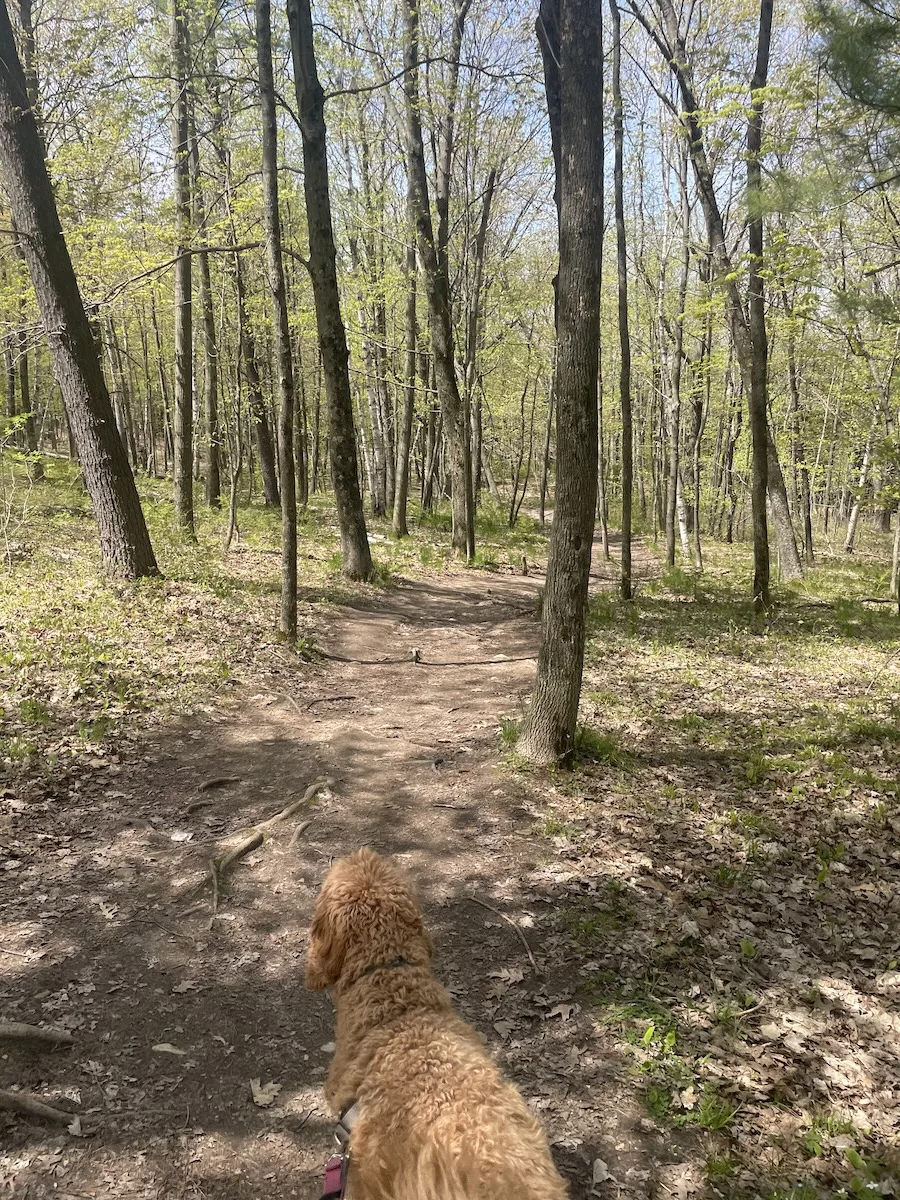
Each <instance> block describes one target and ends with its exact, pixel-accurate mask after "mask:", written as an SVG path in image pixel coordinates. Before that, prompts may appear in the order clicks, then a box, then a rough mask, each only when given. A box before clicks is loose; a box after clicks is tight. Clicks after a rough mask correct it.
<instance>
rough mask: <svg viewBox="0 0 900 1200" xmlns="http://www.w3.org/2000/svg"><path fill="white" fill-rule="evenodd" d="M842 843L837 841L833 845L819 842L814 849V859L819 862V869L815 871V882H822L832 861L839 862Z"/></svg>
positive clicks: (841, 855)
mask: <svg viewBox="0 0 900 1200" xmlns="http://www.w3.org/2000/svg"><path fill="white" fill-rule="evenodd" d="M844 849H845V846H844V843H843V842H838V843H837V844H836V845H834V846H828V845H825V844H820V846H819V848H818V850H817V851H816V860H817V862H818V864H819V869H818V871H817V872H816V883H824V882H825V881H826V879H827V878H828V872H829V871H830V870H831V867H832V865H833V864H834V863H836V862H840V860H841V859H842V858H843V856H844Z"/></svg>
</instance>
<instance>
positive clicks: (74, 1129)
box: [66, 1116, 84, 1137]
mask: <svg viewBox="0 0 900 1200" xmlns="http://www.w3.org/2000/svg"><path fill="white" fill-rule="evenodd" d="M66 1129H67V1130H68V1131H69V1133H71V1134H72V1135H73V1137H83V1136H84V1135H83V1133H82V1129H81V1117H77V1116H76V1117H73V1118H72V1120H71V1122H70V1123H69V1124H68V1125H67V1126H66Z"/></svg>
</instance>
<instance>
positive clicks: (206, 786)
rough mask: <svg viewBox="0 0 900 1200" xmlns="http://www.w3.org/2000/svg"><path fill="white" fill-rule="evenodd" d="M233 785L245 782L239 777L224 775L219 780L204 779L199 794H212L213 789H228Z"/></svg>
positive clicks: (199, 786) (198, 787) (198, 789)
mask: <svg viewBox="0 0 900 1200" xmlns="http://www.w3.org/2000/svg"><path fill="white" fill-rule="evenodd" d="M231 783H243V780H242V779H241V778H240V777H239V776H238V775H222V776H220V777H219V778H217V779H204V781H203V782H202V783H201V784H198V786H197V791H198V792H211V791H212V790H213V788H223V787H228V785H229V784H231Z"/></svg>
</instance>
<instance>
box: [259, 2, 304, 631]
mask: <svg viewBox="0 0 900 1200" xmlns="http://www.w3.org/2000/svg"><path fill="white" fill-rule="evenodd" d="M256 65H257V69H258V71H259V108H260V119H261V121H262V168H263V210H264V214H265V222H266V267H267V273H268V281H269V292H270V295H271V301H272V329H273V334H274V338H275V375H276V377H277V380H278V399H279V403H280V408H279V414H278V468H279V483H280V490H281V624H280V629H281V634H282V636H283V637H284V638H285V639H286V640H287V642H288V643H289V644H290V645H291V646H292V647H293V646H295V645H296V642H297V491H296V479H295V476H294V362H293V359H292V357H291V331H290V328H289V325H288V310H287V291H286V288H285V282H284V263H283V261H282V257H281V216H280V214H279V212H278V127H277V124H276V120H275V79H274V75H273V71H272V24H271V11H270V3H269V0H256Z"/></svg>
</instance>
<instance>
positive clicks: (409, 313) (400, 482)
mask: <svg viewBox="0 0 900 1200" xmlns="http://www.w3.org/2000/svg"><path fill="white" fill-rule="evenodd" d="M406 211H407V221H408V225H409V232H408V241H407V245H406V360H405V368H404V378H403V413H402V416H401V418H400V436H399V438H398V440H397V483H396V487H395V489H394V521H393V531H394V537H397V538H401V537H406V536H407V535H408V534H409V529H408V527H407V524H406V506H407V502H408V497H409V451H410V442H411V440H412V425H413V414H414V413H415V407H416V222H415V210H414V198H413V195H412V185H411V183H410V184H408V185H407V197H406Z"/></svg>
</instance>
